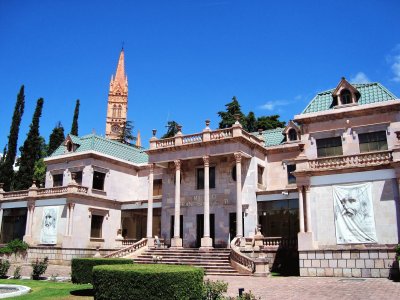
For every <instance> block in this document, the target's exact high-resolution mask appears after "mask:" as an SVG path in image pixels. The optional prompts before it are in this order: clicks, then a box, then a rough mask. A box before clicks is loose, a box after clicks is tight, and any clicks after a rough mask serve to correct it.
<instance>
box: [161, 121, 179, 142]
mask: <svg viewBox="0 0 400 300" xmlns="http://www.w3.org/2000/svg"><path fill="white" fill-rule="evenodd" d="M178 126H179V124H178V123H177V122H175V121H168V124H167V126H165V127H167V132H166V133H165V134H164V135H163V136H162V137H161V138H162V139H166V138H170V137H173V136H175V134H177V132H178Z"/></svg>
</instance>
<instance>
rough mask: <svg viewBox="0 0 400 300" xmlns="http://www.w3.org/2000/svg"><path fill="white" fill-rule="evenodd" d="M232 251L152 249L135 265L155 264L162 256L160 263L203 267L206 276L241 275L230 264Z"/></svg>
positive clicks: (141, 256)
mask: <svg viewBox="0 0 400 300" xmlns="http://www.w3.org/2000/svg"><path fill="white" fill-rule="evenodd" d="M229 254H230V249H212V250H210V251H200V250H199V249H192V248H190V249H189V248H183V249H171V248H169V249H156V248H151V249H148V250H146V251H145V252H143V253H142V254H140V255H139V256H137V257H136V258H134V261H135V263H139V264H153V263H156V261H155V260H154V258H155V257H156V256H161V257H162V259H161V260H160V261H158V263H162V264H171V265H192V266H195V267H202V268H204V270H205V273H206V275H240V274H239V273H238V272H237V271H236V270H235V269H234V268H232V266H231V265H230V262H229Z"/></svg>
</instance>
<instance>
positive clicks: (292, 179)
mask: <svg viewBox="0 0 400 300" xmlns="http://www.w3.org/2000/svg"><path fill="white" fill-rule="evenodd" d="M286 170H287V178H288V184H293V183H296V176H294V175H293V173H292V172H294V171H296V165H287V166H286Z"/></svg>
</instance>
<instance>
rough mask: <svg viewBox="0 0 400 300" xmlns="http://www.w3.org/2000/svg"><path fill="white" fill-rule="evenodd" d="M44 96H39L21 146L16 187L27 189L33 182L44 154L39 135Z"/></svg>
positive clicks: (41, 139)
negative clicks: (37, 164) (35, 171)
mask: <svg viewBox="0 0 400 300" xmlns="http://www.w3.org/2000/svg"><path fill="white" fill-rule="evenodd" d="M42 109H43V98H39V99H38V101H37V103H36V109H35V112H34V114H33V118H32V123H31V125H30V129H29V132H28V135H27V138H26V140H25V142H24V145H23V146H22V147H21V148H20V152H21V158H20V160H19V170H18V174H17V177H16V180H15V189H27V188H29V187H30V186H31V184H32V179H33V174H34V169H35V163H36V161H38V160H39V159H40V158H42V155H43V138H41V137H40V135H39V122H40V116H41V115H42Z"/></svg>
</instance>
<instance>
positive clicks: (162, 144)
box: [156, 138, 175, 148]
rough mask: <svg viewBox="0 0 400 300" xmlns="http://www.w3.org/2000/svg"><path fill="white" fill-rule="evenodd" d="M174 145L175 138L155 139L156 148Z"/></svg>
mask: <svg viewBox="0 0 400 300" xmlns="http://www.w3.org/2000/svg"><path fill="white" fill-rule="evenodd" d="M171 146H175V138H168V139H162V140H158V141H156V148H165V147H171Z"/></svg>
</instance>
